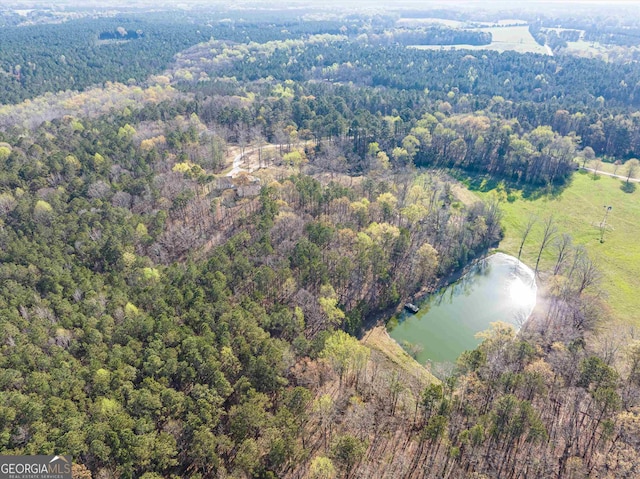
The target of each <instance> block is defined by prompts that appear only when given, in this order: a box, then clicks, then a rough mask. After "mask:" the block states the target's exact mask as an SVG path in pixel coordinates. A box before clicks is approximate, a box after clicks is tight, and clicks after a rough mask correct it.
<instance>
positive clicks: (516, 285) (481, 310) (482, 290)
mask: <svg viewBox="0 0 640 479" xmlns="http://www.w3.org/2000/svg"><path fill="white" fill-rule="evenodd" d="M535 303H536V283H535V275H534V273H533V271H532V270H531V268H529V267H528V266H526V265H525V264H524V263H521V262H519V261H518V259H517V258H514V257H513V256H509V255H506V254H502V253H496V254H493V255H491V256H489V257H487V258H485V259H483V260H480V261H478V262H477V263H476V264H474V265H473V266H472V267H471V269H470V270H469V272H468V273H466V274H465V275H464V276H462V278H460V279H459V280H458V281H456V282H455V283H453V284H451V285H449V286H447V287H445V288H442V289H441V290H440V291H438V292H437V293H434V294H431V295H429V296H428V297H427V298H426V299H425V300H424V301H423V302H422V303H420V304H418V306H420V311H419V312H418V313H417V314H411V313H409V312H407V311H403V312H402V314H401V315H400V317H399V319H398V324H397V325H395V326H394V327H393V329H392V330H391V331H390V333H389V334H390V335H391V337H392V338H393V339H395V340H396V341H397V342H398V343H400V345H404V346H407V343H408V344H409V345H410V346H407V347H408V348H411V346H415V347H416V348H415V349H414V352H415V351H416V350H418V352H417V354H416V359H417V360H418V362H420V363H421V364H424V363H426V362H427V361H431V362H433V363H443V362H455V360H456V359H457V358H458V356H459V355H460V354H461V353H462V352H463V351H465V350H467V349H474V348H475V347H476V346H478V344H480V340H479V339H477V338H476V337H475V335H476V334H477V333H479V332H481V331H485V330H487V329H489V327H490V323H493V322H496V321H502V322H505V323H510V324H513V325H514V326H515V328H516V329H518V328H519V327H520V326H521V325H522V324H523V322H524V321H525V320H526V319H527V318H528V317H529V315H530V314H531V311H532V310H533V307H534V306H535ZM420 349H421V351H420Z"/></svg>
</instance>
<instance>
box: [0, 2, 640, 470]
mask: <svg viewBox="0 0 640 479" xmlns="http://www.w3.org/2000/svg"><path fill="white" fill-rule="evenodd" d="M227 13H228V12H225V15H226V14H227ZM207 15H208V16H204V15H203V17H202V18H201V19H200V22H199V23H198V22H191V23H189V22H188V21H187V20H186V19H188V18H190V19H191V20H193V18H192V17H190V16H188V15H187V14H185V13H184V12H181V13H180V14H176V21H175V22H174V23H172V22H169V21H168V20H167V18H168V16H169V14H166V15H165V14H158V13H156V14H152V15H150V16H148V17H145V16H144V15H142V14H140V15H132V16H130V17H126V16H121V17H116V18H98V19H96V18H85V19H82V20H74V21H68V22H65V23H62V24H55V25H37V26H22V27H11V28H5V29H2V30H0V36H2V38H3V39H0V41H2V44H3V48H2V52H0V63H1V64H2V69H3V71H4V72H5V76H6V78H7V79H8V81H7V82H2V85H3V86H2V87H1V88H3V91H1V92H0V98H2V102H3V103H4V104H5V105H4V106H3V107H2V108H1V109H0V120H1V121H0V126H1V127H2V132H0V285H1V287H0V452H2V453H3V454H54V453H56V454H57V453H65V454H70V455H71V456H72V457H73V459H74V462H75V465H74V469H75V474H76V477H84V478H90V477H96V478H137V477H142V478H145V479H155V478H161V477H167V478H178V477H189V478H225V477H229V478H265V479H267V478H277V477H281V478H291V479H293V478H315V479H321V478H324V479H331V478H335V477H345V478H348V477H363V478H368V477H389V478H397V477H406V478H418V477H429V478H436V477H437V478H440V477H451V478H453V477H476V478H478V479H479V478H485V477H487V478H493V477H500V478H502V477H505V478H514V479H515V478H524V477H527V478H528V477H532V478H533V477H539V478H547V477H567V478H569V477H571V478H577V477H616V478H625V477H628V478H633V477H637V476H638V475H639V474H640V470H639V469H638V467H639V464H640V463H639V462H638V442H637V441H638V424H640V423H639V420H640V419H639V418H640V416H638V407H639V405H640V348H638V345H637V344H636V342H631V344H630V346H629V347H625V348H621V347H619V346H618V345H617V343H606V342H605V343H604V345H602V344H601V343H598V344H597V345H596V344H595V343H593V342H591V338H592V335H593V334H595V333H594V331H595V329H596V327H597V326H598V324H599V321H600V320H601V319H602V318H604V317H606V314H607V312H606V308H605V306H604V304H603V298H602V295H601V294H600V292H599V290H598V273H597V270H596V268H595V265H594V262H593V261H592V260H591V259H590V258H589V257H588V255H587V254H586V252H585V250H584V249H582V248H580V247H579V246H576V247H573V246H571V242H570V240H566V241H565V244H564V247H562V248H560V247H557V249H558V252H557V261H556V262H555V268H554V269H553V271H549V272H545V274H546V275H547V277H548V278H549V284H550V285H551V287H549V288H548V291H547V292H546V298H545V303H544V308H541V310H540V311H539V312H538V313H537V314H536V316H535V317H534V318H533V319H532V320H531V321H529V322H528V323H527V325H526V327H524V328H523V329H522V330H521V331H520V332H518V333H517V334H516V333H515V332H514V331H513V329H512V328H510V327H507V326H505V325H502V324H497V325H495V326H494V328H493V329H492V330H491V331H489V332H487V333H486V334H485V335H484V336H483V342H482V344H481V345H480V346H479V347H478V348H477V349H476V350H473V351H467V352H465V353H463V355H462V356H461V357H460V359H459V360H458V362H457V364H456V365H455V366H454V367H452V368H450V369H449V370H446V371H436V372H437V373H438V377H437V378H436V377H435V376H432V375H431V374H429V373H428V372H427V371H426V370H424V369H423V368H421V367H420V366H418V365H417V364H416V366H417V367H418V368H419V370H420V371H421V372H420V373H418V374H416V373H415V369H414V373H408V372H407V370H406V369H403V367H402V365H401V364H400V363H398V362H394V361H393V359H392V358H391V359H390V356H389V355H388V353H385V352H384V351H381V350H380V348H378V347H376V346H375V344H374V343H373V342H367V337H370V336H368V335H370V334H372V333H371V332H372V331H373V330H372V327H373V326H374V324H375V323H376V320H377V319H379V318H388V317H389V316H390V315H392V314H393V312H395V311H397V309H398V306H399V305H402V304H403V303H404V302H406V301H407V300H409V299H410V298H412V297H413V295H415V294H416V293H418V292H419V291H425V290H427V291H428V290H432V289H433V288H435V287H437V286H438V285H440V284H442V282H443V281H446V280H447V278H448V277H450V275H452V274H454V273H456V272H459V271H460V270H461V269H462V268H464V267H465V266H466V265H468V264H469V262H470V261H472V260H473V259H474V258H476V257H478V256H481V255H483V254H484V253H486V252H487V251H488V249H489V248H491V247H493V246H495V245H496V244H497V243H498V242H499V240H500V239H501V238H502V236H503V227H502V225H501V216H502V214H501V211H500V206H499V204H498V202H497V201H493V200H491V201H470V200H469V198H468V197H465V195H463V194H461V193H460V189H461V186H460V185H459V183H458V182H457V181H456V180H455V179H454V177H456V176H459V175H461V174H464V175H468V176H471V177H474V178H480V179H481V180H482V179H487V178H490V179H492V180H495V181H496V182H500V184H501V185H502V186H501V188H502V189H503V190H504V188H505V185H507V186H508V187H509V188H511V187H514V188H515V187H518V188H523V189H524V188H526V189H529V190H531V191H540V190H543V189H545V188H551V187H562V186H565V185H566V184H568V183H570V181H571V177H572V175H573V172H574V170H575V169H577V168H578V164H579V162H583V161H584V160H586V159H592V158H594V157H595V155H608V156H609V157H611V158H612V159H619V160H626V159H628V158H629V157H631V156H633V155H636V154H639V153H640V117H639V116H638V114H637V112H635V108H637V105H638V101H640V90H638V89H639V88H640V67H638V65H637V64H627V65H623V64H606V63H604V62H602V61H599V60H585V59H577V58H573V57H547V56H541V55H532V54H524V55H523V54H516V53H509V52H506V53H502V54H498V53H496V52H489V51H486V52H474V53H470V52H464V51H460V52H449V51H447V52H439V51H433V52H427V51H419V50H415V49H409V48H405V47H404V46H403V45H402V44H403V43H406V42H409V43H414V41H415V38H414V37H413V36H412V35H418V36H419V35H423V34H424V35H427V36H428V37H429V38H428V39H426V40H425V41H429V42H433V41H436V40H437V39H436V40H434V38H433V36H436V37H437V38H439V39H440V40H437V41H449V40H446V35H448V34H449V33H450V31H449V30H448V29H438V28H436V29H433V30H429V29H426V30H423V31H421V32H419V33H411V34H410V35H408V36H407V37H403V35H404V33H403V32H401V31H398V30H396V31H395V33H394V35H396V37H394V38H393V39H390V38H387V37H384V32H385V31H386V30H387V29H388V28H390V26H392V25H393V23H392V22H390V21H389V18H383V17H375V16H364V15H363V16H358V15H353V16H347V17H345V18H342V19H340V20H319V19H313V20H310V21H303V20H302V19H300V18H299V17H296V16H294V15H292V14H290V13H289V14H287V15H284V16H281V12H277V11H274V12H271V13H270V14H269V15H268V16H266V17H264V18H263V19H262V22H263V23H261V21H260V18H261V15H262V14H251V13H246V14H243V15H242V18H240V14H238V13H237V12H230V13H229V15H230V16H231V18H228V17H226V16H223V15H214V14H211V13H208V14H207ZM234 15H235V16H234ZM212 19H213V20H215V21H214V22H213V23H211V22H212ZM207 22H209V23H211V25H209V26H208V27H207ZM206 28H208V29H206ZM457 34H464V32H458V33H457ZM211 37H213V38H211ZM27 38H30V39H31V42H26V39H27ZM403 38H404V40H403ZM443 38H444V40H443ZM487 40H489V41H490V39H487V38H480V37H474V41H478V42H480V43H483V42H486V41H487ZM456 41H457V40H456ZM198 42H204V43H198ZM61 57H64V61H62V60H61ZM16 66H19V68H16ZM71 77H73V82H71V80H70V78H71ZM130 78H131V79H133V80H134V81H132V82H130V83H131V85H119V84H117V83H116V84H112V83H109V84H106V85H104V86H100V85H95V84H96V83H97V84H99V83H103V82H106V81H107V80H108V81H120V82H125V83H127V82H128V80H129V79H130ZM138 84H140V85H143V86H138ZM623 84H624V85H625V86H624V87H621V85H623ZM89 87H92V88H90V89H89ZM68 89H78V90H85V91H83V92H78V93H76V92H66V93H64V94H56V95H54V94H53V93H57V91H58V90H68ZM45 92H48V94H47V95H44V96H42V97H39V98H34V99H33V100H29V101H25V102H22V103H19V104H16V105H10V104H11V103H18V102H20V101H21V100H23V99H25V98H32V97H35V96H36V95H39V94H42V93H45ZM49 107H51V108H50V111H48V109H49ZM235 158H239V159H243V158H253V161H254V163H255V164H256V165H257V166H256V168H255V169H254V171H248V170H245V171H240V172H239V173H234V170H236V164H235V163H236V161H235ZM576 159H578V161H576ZM232 164H233V167H232ZM505 196H506V195H505ZM547 225H548V226H547V228H548V230H549V231H550V230H551V227H552V226H553V224H552V219H548V220H547ZM525 239H526V236H525V238H523V240H522V241H523V244H524V241H525ZM560 246H562V245H560ZM544 247H545V246H544V244H543V245H542V246H540V253H542V250H543V249H544ZM554 247H555V246H554ZM537 269H538V268H537V265H536V270H537ZM363 336H364V339H362V341H359V338H362V337H363Z"/></svg>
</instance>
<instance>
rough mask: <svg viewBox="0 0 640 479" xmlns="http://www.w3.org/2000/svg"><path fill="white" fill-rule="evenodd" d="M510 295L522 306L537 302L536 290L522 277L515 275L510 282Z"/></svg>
mask: <svg viewBox="0 0 640 479" xmlns="http://www.w3.org/2000/svg"><path fill="white" fill-rule="evenodd" d="M509 296H510V297H511V300H512V301H513V302H514V303H517V304H519V305H522V306H528V305H531V306H533V305H534V304H535V302H536V292H535V290H534V289H533V288H531V286H529V285H527V284H526V283H525V282H524V281H522V279H521V278H519V277H515V278H513V279H512V281H511V284H509Z"/></svg>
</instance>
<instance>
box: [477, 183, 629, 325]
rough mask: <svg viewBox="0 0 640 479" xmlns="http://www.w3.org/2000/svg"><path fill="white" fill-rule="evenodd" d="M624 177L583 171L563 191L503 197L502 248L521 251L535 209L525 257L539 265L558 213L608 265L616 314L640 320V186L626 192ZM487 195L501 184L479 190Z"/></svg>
mask: <svg viewBox="0 0 640 479" xmlns="http://www.w3.org/2000/svg"><path fill="white" fill-rule="evenodd" d="M621 185H622V181H621V180H620V179H614V178H610V177H604V176H602V177H601V176H599V177H598V178H597V179H595V180H594V179H593V174H587V173H584V172H579V173H576V174H574V176H573V180H572V182H571V184H570V185H569V186H568V187H567V188H566V189H564V191H562V192H561V193H560V194H557V195H553V194H552V195H546V196H544V195H543V196H541V197H538V198H536V199H526V198H523V197H522V194H521V193H519V192H518V193H517V194H516V195H515V196H516V197H517V198H516V199H515V201H512V202H508V201H503V202H502V210H503V212H504V219H503V224H504V226H505V238H504V240H503V241H502V242H501V243H500V249H501V250H503V251H505V252H507V253H509V254H512V255H517V254H518V248H519V245H520V240H521V237H522V236H521V235H522V231H523V229H524V226H525V224H526V223H527V220H528V218H529V216H530V215H532V214H533V215H536V216H537V217H538V218H539V220H538V223H537V224H536V225H535V226H534V228H533V230H532V233H531V235H530V236H529V238H528V239H527V242H526V243H525V246H524V250H523V254H522V260H523V261H524V262H525V263H527V264H529V265H531V266H533V265H534V264H535V259H536V256H537V249H538V247H539V244H540V239H541V237H542V222H543V221H544V219H545V218H546V217H548V216H549V215H553V216H554V218H555V221H556V223H557V225H558V233H559V234H562V233H569V234H571V236H572V237H573V242H574V244H582V245H584V246H585V247H586V248H587V251H588V252H589V256H590V257H592V258H593V259H594V261H595V262H596V263H597V265H598V267H599V269H600V270H601V271H602V274H603V278H602V283H601V286H602V289H603V291H604V292H605V293H606V294H607V296H608V299H607V304H608V305H609V307H610V311H611V318H612V319H618V320H620V321H623V322H624V323H627V324H633V325H639V326H640V294H639V293H638V292H639V291H640V241H639V240H640V188H638V190H637V191H635V192H633V193H625V192H624V191H622V190H621V188H620V186H621ZM477 194H478V195H479V196H481V197H485V198H486V197H489V195H495V194H496V192H495V190H492V191H489V192H479V193H477ZM605 205H610V206H612V207H613V209H612V210H611V213H610V214H609V217H608V219H607V224H608V225H609V228H607V230H606V232H605V241H604V243H600V229H599V224H600V222H601V221H602V219H603V216H604V206H605ZM553 250H554V248H553V247H550V248H549V249H548V251H547V252H546V254H545V255H544V256H543V262H542V264H543V267H547V268H550V267H551V266H552V265H553V264H554V257H553V256H554V251H553Z"/></svg>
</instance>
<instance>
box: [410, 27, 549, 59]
mask: <svg viewBox="0 0 640 479" xmlns="http://www.w3.org/2000/svg"><path fill="white" fill-rule="evenodd" d="M478 30H480V31H483V32H489V33H491V35H492V38H493V41H492V42H491V44H490V45H479V46H478V45H447V46H441V45H416V46H414V47H413V48H418V49H422V50H440V49H468V50H497V51H499V52H504V51H508V50H512V51H516V52H519V53H527V52H531V53H542V54H546V55H549V54H550V53H551V51H550V49H548V48H547V47H544V46H542V45H539V44H538V43H536V41H535V39H534V38H533V36H531V33H529V27H528V26H526V25H518V26H507V27H490V28H479V29H478Z"/></svg>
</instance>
